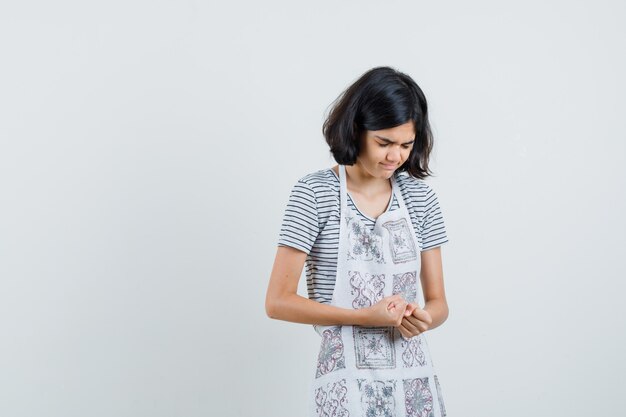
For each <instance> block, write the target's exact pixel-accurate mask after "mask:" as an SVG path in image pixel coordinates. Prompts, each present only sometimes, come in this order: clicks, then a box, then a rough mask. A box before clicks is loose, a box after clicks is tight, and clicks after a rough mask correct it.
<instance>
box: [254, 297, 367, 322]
mask: <svg viewBox="0 0 626 417" xmlns="http://www.w3.org/2000/svg"><path fill="white" fill-rule="evenodd" d="M266 311H267V315H268V316H269V317H271V318H273V319H277V320H285V321H291V322H294V323H304V324H319V325H322V326H334V325H364V324H365V323H366V321H367V320H366V312H365V311H364V310H363V309H360V310H358V309H357V310H354V309H347V308H341V307H336V306H332V305H330V304H323V303H318V302H317V301H313V300H310V299H308V298H305V297H302V296H300V295H298V294H285V295H283V296H281V297H279V298H277V299H275V300H272V302H269V303H267V304H266Z"/></svg>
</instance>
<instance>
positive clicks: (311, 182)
mask: <svg viewBox="0 0 626 417" xmlns="http://www.w3.org/2000/svg"><path fill="white" fill-rule="evenodd" d="M296 186H299V187H303V188H306V189H308V190H309V192H310V193H311V194H313V195H315V196H316V198H318V199H319V198H324V197H327V196H328V195H334V194H336V193H337V192H338V191H339V180H338V179H337V177H336V175H335V173H334V172H332V170H331V169H330V168H324V169H319V170H317V171H313V172H310V173H308V174H306V175H303V176H302V177H300V178H298V180H297V182H296Z"/></svg>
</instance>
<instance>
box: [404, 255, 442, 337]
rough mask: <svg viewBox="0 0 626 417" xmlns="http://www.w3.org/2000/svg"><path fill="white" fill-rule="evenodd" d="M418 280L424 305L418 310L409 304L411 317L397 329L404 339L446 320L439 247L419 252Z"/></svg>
mask: <svg viewBox="0 0 626 417" xmlns="http://www.w3.org/2000/svg"><path fill="white" fill-rule="evenodd" d="M421 264H422V268H421V271H420V280H421V282H422V289H423V291H424V300H425V304H424V307H423V308H419V306H418V305H416V304H409V306H408V308H407V310H409V311H411V315H410V316H409V317H406V318H404V319H403V320H402V324H401V326H400V328H399V330H400V331H401V333H402V335H403V336H405V337H411V336H415V335H417V334H419V333H422V332H425V331H426V330H431V329H434V328H435V327H438V326H440V325H441V324H443V322H445V321H446V319H447V318H448V302H447V301H446V294H445V289H444V285H443V266H442V261H441V247H440V246H437V247H435V248H432V249H428V250H425V251H423V252H421Z"/></svg>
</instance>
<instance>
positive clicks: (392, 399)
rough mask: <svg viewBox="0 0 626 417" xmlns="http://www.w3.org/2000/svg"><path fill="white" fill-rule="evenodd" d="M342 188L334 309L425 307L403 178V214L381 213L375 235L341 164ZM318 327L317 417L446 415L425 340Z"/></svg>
mask: <svg viewBox="0 0 626 417" xmlns="http://www.w3.org/2000/svg"><path fill="white" fill-rule="evenodd" d="M339 182H340V191H339V193H340V199H341V208H340V228H339V252H338V257H337V276H336V278H335V287H334V290H333V297H332V301H331V304H332V305H335V306H337V307H342V308H353V309H357V308H365V307H369V306H371V305H374V304H376V303H377V302H378V301H380V300H381V299H382V298H383V297H386V296H389V295H392V294H402V296H403V297H404V299H405V300H407V301H408V302H417V303H418V304H419V306H420V307H424V303H423V301H422V290H421V284H420V279H419V274H420V266H421V262H420V250H419V243H418V241H417V235H416V234H415V230H414V228H413V223H412V221H411V217H410V214H409V211H408V210H407V208H406V205H405V203H404V200H403V198H402V193H401V192H400V189H399V186H398V184H397V182H396V178H395V174H394V175H393V176H392V177H391V182H392V189H393V195H395V197H396V199H397V200H398V202H399V205H400V208H399V209H397V210H392V211H387V212H385V213H383V214H381V215H380V216H379V217H378V218H377V219H376V223H375V226H374V230H373V232H370V231H369V229H368V227H367V226H366V225H365V224H364V223H363V222H362V221H361V219H360V218H359V216H358V214H357V213H356V212H354V210H352V209H351V208H350V207H348V195H347V193H348V191H347V186H346V172H345V166H344V165H341V164H340V165H339ZM393 195H392V198H393ZM314 327H315V330H316V331H317V332H318V333H319V334H320V336H321V343H320V349H319V355H318V360H317V369H316V371H315V378H314V379H313V382H312V384H311V392H310V394H309V414H308V415H309V416H315V417H378V416H384V417H392V416H393V417H445V415H446V412H445V407H444V404H443V399H442V396H441V388H440V387H439V381H438V379H437V375H435V370H434V368H433V363H432V359H431V357H430V352H429V349H428V345H427V342H426V338H425V337H424V334H419V335H417V336H415V337H412V338H410V339H405V338H404V337H402V335H401V334H400V332H399V331H398V330H397V329H395V328H394V327H363V326H319V325H316V326H314Z"/></svg>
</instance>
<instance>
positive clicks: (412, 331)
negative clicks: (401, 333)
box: [401, 318, 420, 336]
mask: <svg viewBox="0 0 626 417" xmlns="http://www.w3.org/2000/svg"><path fill="white" fill-rule="evenodd" d="M401 326H402V327H404V328H405V329H407V330H408V331H409V333H410V334H411V336H415V335H417V334H418V333H420V330H419V328H417V327H416V326H415V325H414V324H413V323H411V322H410V321H409V320H408V319H407V318H404V319H402V323H401Z"/></svg>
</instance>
